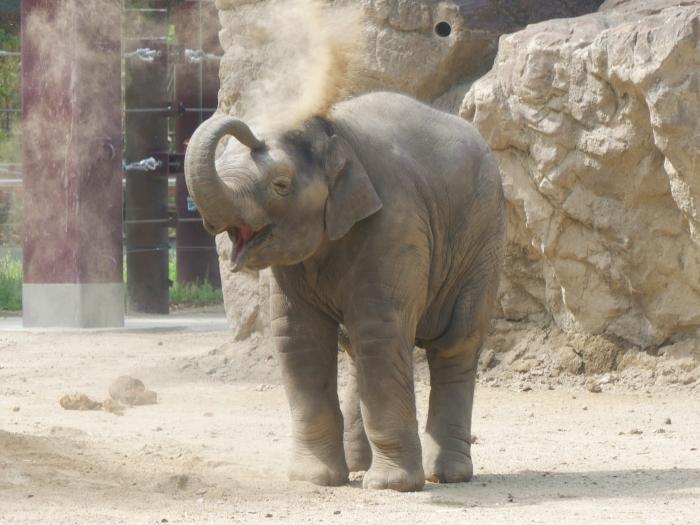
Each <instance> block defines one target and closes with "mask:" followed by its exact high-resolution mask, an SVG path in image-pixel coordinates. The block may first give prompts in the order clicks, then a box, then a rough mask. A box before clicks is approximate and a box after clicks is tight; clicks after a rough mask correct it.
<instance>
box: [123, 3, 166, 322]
mask: <svg viewBox="0 0 700 525" xmlns="http://www.w3.org/2000/svg"><path fill="white" fill-rule="evenodd" d="M129 3H130V4H133V2H129ZM139 3H140V4H144V2H139ZM169 3H170V2H168V1H166V0H153V1H150V2H148V4H147V8H146V10H143V9H126V10H125V12H124V17H125V23H124V35H125V39H124V46H125V48H124V50H123V52H124V55H125V56H126V58H125V61H124V64H125V76H124V81H125V86H124V103H125V115H124V124H125V128H126V137H125V144H126V152H125V164H127V165H128V164H131V163H135V162H139V161H141V160H143V159H145V158H148V157H154V158H156V159H157V160H159V161H160V165H159V166H158V167H157V168H156V169H154V170H129V171H127V172H126V174H125V177H126V184H125V195H124V198H125V208H124V218H125V234H126V235H125V238H126V264H127V309H128V311H129V312H143V313H159V314H164V313H165V314H167V313H168V312H169V310H170V306H169V305H170V301H169V281H168V224H167V219H168V156H167V151H168V121H167V117H168V112H167V111H163V108H167V106H168V104H167V100H168V83H167V79H168V62H167V39H166V35H167V33H168V12H167V7H168V4H169ZM127 7H131V6H127ZM135 7H143V6H142V5H138V6H135ZM154 36H155V38H153V37H154ZM144 48H148V49H149V50H152V51H154V53H152V54H151V56H152V58H153V60H152V61H145V60H142V59H141V58H140V57H139V54H138V52H137V50H138V49H144ZM143 108H147V109H153V108H155V109H158V111H151V110H149V111H139V110H140V109H143Z"/></svg>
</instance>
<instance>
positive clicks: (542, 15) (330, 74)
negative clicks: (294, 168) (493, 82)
mask: <svg viewBox="0 0 700 525" xmlns="http://www.w3.org/2000/svg"><path fill="white" fill-rule="evenodd" d="M600 3H601V0H581V1H578V2H555V1H534V0H508V1H501V2H463V1H459V0H444V1H435V0H417V1H413V0H411V1H408V0H363V1H362V2H353V1H350V0H342V1H341V0H335V1H333V0H325V1H314V0H216V6H217V8H218V9H219V19H220V21H221V25H222V30H221V32H220V41H221V45H222V47H223V49H224V51H225V54H224V57H223V59H222V61H221V69H220V77H221V88H220V91H219V111H220V112H222V113H228V114H231V115H235V116H237V117H241V118H244V119H246V120H248V121H250V122H252V123H253V124H254V125H255V124H257V125H260V126H269V125H284V124H285V123H287V122H290V121H294V120H297V119H299V118H303V117H306V116H308V115H309V114H310V113H313V112H317V111H323V109H324V108H326V107H327V106H328V104H330V103H331V102H333V100H335V99H337V98H338V97H340V96H344V95H349V94H356V93H361V92H365V91H369V90H372V89H390V90H394V91H399V92H403V93H406V94H409V95H412V96H415V97H417V98H420V99H422V100H426V101H429V102H432V103H433V104H435V105H436V106H438V107H440V108H442V109H445V110H448V111H452V112H456V111H457V110H458V109H459V106H460V103H461V102H462V99H463V98H464V95H465V93H466V92H467V90H468V89H469V87H470V85H471V83H472V82H473V81H474V80H476V79H477V78H479V77H480V76H481V75H483V74H484V73H486V72H487V71H488V70H489V68H490V67H491V65H492V63H493V59H494V57H495V54H496V49H497V43H498V38H499V36H500V35H501V34H503V33H504V32H509V31H514V30H516V29H520V28H522V27H524V26H525V25H526V24H527V23H530V22H534V21H538V20H544V19H547V18H552V17H561V16H575V15H578V14H581V13H586V12H590V11H593V10H595V9H596V8H597V7H598V6H599V5H600ZM324 7H326V8H328V9H324ZM338 56H340V57H341V59H342V60H340V63H338ZM345 66H347V68H348V69H349V71H350V75H349V76H348V74H347V71H345V70H343V67H345ZM339 83H340V85H338V84H339ZM217 245H218V246H219V247H220V250H219V253H220V256H221V261H222V262H221V275H222V283H223V287H224V297H225V302H226V310H227V314H228V317H229V320H230V321H231V322H232V324H233V326H234V332H235V333H236V334H237V337H244V336H245V334H249V333H250V331H251V327H256V326H262V325H263V324H264V321H265V319H266V317H260V316H261V315H267V304H266V303H265V304H261V305H258V304H257V303H256V304H251V302H252V301H254V300H255V299H256V298H259V299H260V300H261V301H264V300H265V292H264V291H263V292H262V293H259V292H257V291H256V290H255V283H256V277H255V276H251V275H241V276H237V275H234V274H231V272H230V271H229V270H228V262H227V257H226V251H227V250H229V249H230V242H229V240H228V238H227V237H226V236H225V235H221V236H219V238H218V239H217ZM263 282H265V283H266V282H267V279H263ZM533 286H539V282H538V281H537V282H535V283H534V285H533Z"/></svg>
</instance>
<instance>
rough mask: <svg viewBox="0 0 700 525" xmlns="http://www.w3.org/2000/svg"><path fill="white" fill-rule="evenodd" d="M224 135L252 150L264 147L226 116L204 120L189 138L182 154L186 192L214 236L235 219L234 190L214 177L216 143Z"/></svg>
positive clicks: (249, 132)
mask: <svg viewBox="0 0 700 525" xmlns="http://www.w3.org/2000/svg"><path fill="white" fill-rule="evenodd" d="M226 135H232V136H233V137H235V138H236V139H237V140H238V141H239V142H241V143H242V144H244V145H245V146H248V147H249V148H250V149H251V150H259V149H263V148H264V147H265V143H264V142H262V141H261V140H260V139H258V138H257V137H256V136H255V135H254V134H253V132H252V131H251V130H250V128H249V127H248V126H247V125H246V124H245V123H244V122H243V121H241V120H238V119H235V118H233V117H228V116H215V117H212V118H210V119H208V120H206V121H205V122H203V123H202V124H201V125H200V126H199V127H198V128H197V130H196V131H195V132H194V134H193V135H192V138H191V139H190V142H189V145H188V146H187V151H186V152H185V180H186V182H187V189H188V191H189V192H190V195H191V196H192V199H193V200H194V202H195V204H196V205H197V208H198V209H199V211H200V213H201V214H202V217H203V218H204V220H205V223H209V227H210V228H211V229H212V230H213V232H215V233H218V232H221V231H223V230H224V229H226V228H227V227H228V226H230V225H231V218H232V216H235V201H234V195H233V190H232V189H231V188H229V187H228V186H227V185H226V184H225V183H224V181H222V180H221V178H220V177H219V175H218V174H217V173H216V164H215V158H214V157H215V154H216V147H217V145H218V144H219V141H220V140H221V139H222V138H223V137H224V136H226Z"/></svg>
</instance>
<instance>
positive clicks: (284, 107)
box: [220, 0, 362, 128]
mask: <svg viewBox="0 0 700 525" xmlns="http://www.w3.org/2000/svg"><path fill="white" fill-rule="evenodd" d="M361 13H362V11H361V7H359V6H357V5H349V4H342V5H341V4H338V3H335V4H333V5H328V4H324V3H322V2H320V1H319V0H281V1H274V0H269V1H267V2H260V3H254V4H247V5H243V6H240V7H236V8H235V9H231V10H228V11H226V10H225V11H222V15H221V19H222V25H223V26H224V30H223V31H222V33H221V41H222V45H223V47H224V48H225V49H226V55H225V57H224V60H223V61H222V66H221V80H222V92H221V93H222V96H221V97H220V98H221V106H222V109H223V110H224V111H227V112H228V113H229V114H231V115H234V116H238V117H242V118H244V119H245V120H247V121H249V122H250V123H254V124H258V125H262V126H263V127H275V128H280V127H282V128H287V127H291V126H294V125H296V124H298V123H300V122H301V121H303V120H305V119H307V118H309V117H311V116H314V115H323V114H324V113H326V112H327V111H328V109H329V108H330V107H331V106H332V105H333V104H334V103H335V102H337V101H339V100H341V99H342V98H344V97H346V96H347V95H349V94H350V93H352V78H353V77H354V71H355V70H356V68H357V67H358V64H359V63H360V62H359V60H358V57H359V51H360V48H359V43H360V42H361V40H362V39H361V38H360V31H361V25H360V18H361Z"/></svg>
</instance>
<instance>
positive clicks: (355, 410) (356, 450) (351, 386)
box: [342, 348, 372, 472]
mask: <svg viewBox="0 0 700 525" xmlns="http://www.w3.org/2000/svg"><path fill="white" fill-rule="evenodd" d="M345 351H346V361H347V363H348V383H347V386H346V387H345V392H344V394H345V395H344V396H343V403H342V411H343V422H344V426H345V428H344V436H343V443H344V447H345V461H347V464H348V468H349V469H350V472H357V471H361V470H365V471H366V470H367V469H369V467H370V465H371V464H372V448H371V447H370V445H369V441H368V440H367V434H366V433H365V426H364V424H363V423H362V414H361V412H360V396H359V393H358V390H357V370H356V368H355V361H354V358H353V357H351V355H352V354H351V351H350V350H349V349H347V348H345Z"/></svg>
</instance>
